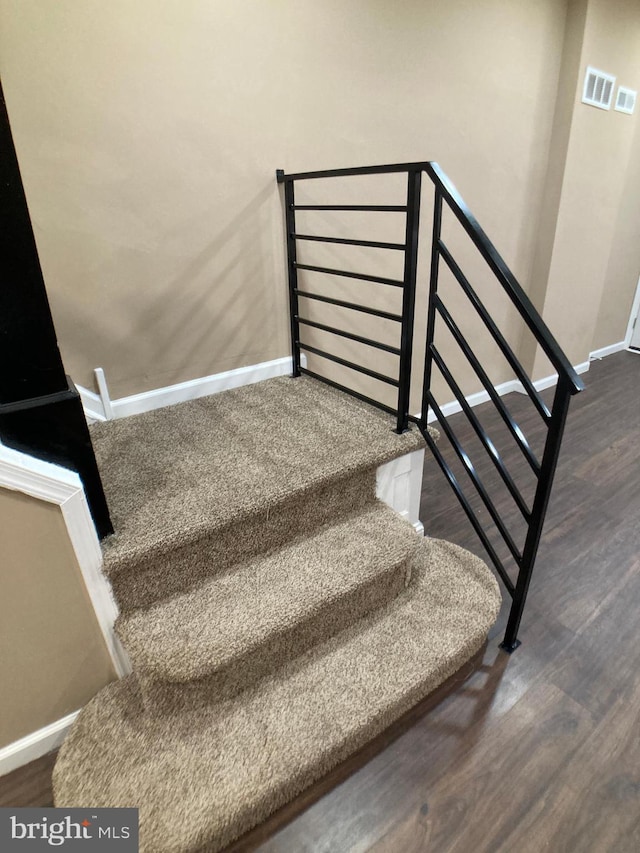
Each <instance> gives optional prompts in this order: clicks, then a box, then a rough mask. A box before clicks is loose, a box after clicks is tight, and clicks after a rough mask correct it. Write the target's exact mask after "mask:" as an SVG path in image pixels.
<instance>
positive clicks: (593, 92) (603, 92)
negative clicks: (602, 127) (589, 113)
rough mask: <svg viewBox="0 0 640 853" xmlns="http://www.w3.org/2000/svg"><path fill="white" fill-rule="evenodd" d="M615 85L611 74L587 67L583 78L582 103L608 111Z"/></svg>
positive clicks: (614, 79)
mask: <svg viewBox="0 0 640 853" xmlns="http://www.w3.org/2000/svg"><path fill="white" fill-rule="evenodd" d="M615 83H616V78H615V77H614V76H613V75H612V74H607V73H606V72H604V71H598V69H597V68H591V66H589V67H588V68H587V73H586V75H585V78H584V90H583V93H582V103H583V104H589V105H590V106H592V107H598V108H599V109H601V110H608V109H610V107H611V98H612V96H613V87H614V86H615Z"/></svg>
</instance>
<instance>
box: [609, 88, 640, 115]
mask: <svg viewBox="0 0 640 853" xmlns="http://www.w3.org/2000/svg"><path fill="white" fill-rule="evenodd" d="M637 95H638V93H637V92H634V90H633V89H626V88H625V87H624V86H619V87H618V97H617V98H616V105H615V107H614V109H616V110H617V111H618V112H619V113H628V114H629V115H631V113H632V112H633V110H634V108H635V105H636V97H637Z"/></svg>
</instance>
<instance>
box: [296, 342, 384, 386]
mask: <svg viewBox="0 0 640 853" xmlns="http://www.w3.org/2000/svg"><path fill="white" fill-rule="evenodd" d="M300 349H303V350H306V351H307V352H313V353H315V354H316V355H319V356H321V357H322V358H328V359H329V361H335V362H336V364H342V365H343V366H344V367H349V368H351V370H357V371H358V373H364V374H365V375H366V376H371V378H372V379H377V380H378V381H379V382H386V384H387V385H393V386H394V387H395V388H397V387H398V385H399V384H400V383H399V382H398V380H397V379H392V378H391V377H390V376H385V375H384V374H383V373H377V372H376V371H375V370H369V368H368V367H362V366H361V365H360V364H354V363H353V362H352V361H347V360H346V359H345V358H340V357H339V356H337V355H332V354H331V353H329V352H325V351H324V350H321V349H318V348H317V347H312V346H309V344H305V343H303V342H302V341H300Z"/></svg>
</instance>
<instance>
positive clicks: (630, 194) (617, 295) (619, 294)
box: [593, 121, 640, 350]
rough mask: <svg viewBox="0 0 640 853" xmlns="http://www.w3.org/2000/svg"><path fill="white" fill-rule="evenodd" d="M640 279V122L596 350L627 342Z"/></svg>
mask: <svg viewBox="0 0 640 853" xmlns="http://www.w3.org/2000/svg"><path fill="white" fill-rule="evenodd" d="M639 277H640V122H639V121H636V125H635V133H634V139H633V147H632V151H631V157H630V159H629V167H628V169H627V172H626V180H625V183H624V187H623V191H622V198H621V202H620V206H619V208H618V216H617V218H616V225H615V231H614V235H613V240H612V243H611V251H610V253H609V261H608V263H607V272H606V276H605V281H604V287H603V290H602V298H601V300H600V311H599V312H598V319H597V322H596V330H595V334H594V338H593V349H594V350H595V349H600V348H601V347H606V346H609V345H610V344H612V343H617V342H618V341H622V340H623V339H624V336H625V334H626V331H627V325H628V323H629V316H630V313H631V306H632V302H633V297H634V295H635V290H636V287H637V283H638V278H639Z"/></svg>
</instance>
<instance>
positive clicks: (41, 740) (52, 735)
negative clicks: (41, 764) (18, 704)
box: [0, 711, 80, 776]
mask: <svg viewBox="0 0 640 853" xmlns="http://www.w3.org/2000/svg"><path fill="white" fill-rule="evenodd" d="M79 713H80V711H74V712H73V713H72V714H67V716H66V717H62V719H60V720H56V722H55V723H51V724H50V725H48V726H45V727H44V728H42V729H38V731H36V732H31V734H28V735H26V737H23V738H20V740H16V741H14V742H13V743H10V744H9V745H8V746H3V747H2V748H1V749H0V776H4V775H6V774H7V773H11V771H12V770H16V769H17V768H18V767H22V766H23V765H25V764H28V763H29V762H30V761H35V760H36V758H41V757H42V756H43V755H46V754H47V753H49V752H52V751H53V750H54V749H57V748H58V747H59V746H60V744H61V743H62V741H63V740H64V739H65V737H66V736H67V732H68V731H69V729H70V728H71V726H72V725H73V722H74V721H75V719H76V717H77V716H78V714H79Z"/></svg>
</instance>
